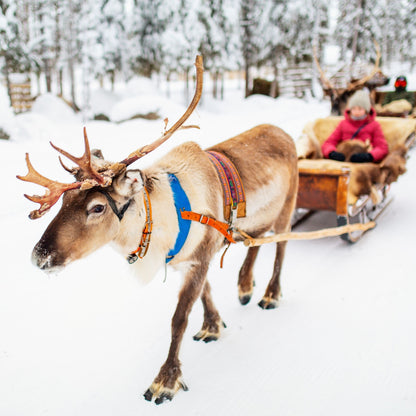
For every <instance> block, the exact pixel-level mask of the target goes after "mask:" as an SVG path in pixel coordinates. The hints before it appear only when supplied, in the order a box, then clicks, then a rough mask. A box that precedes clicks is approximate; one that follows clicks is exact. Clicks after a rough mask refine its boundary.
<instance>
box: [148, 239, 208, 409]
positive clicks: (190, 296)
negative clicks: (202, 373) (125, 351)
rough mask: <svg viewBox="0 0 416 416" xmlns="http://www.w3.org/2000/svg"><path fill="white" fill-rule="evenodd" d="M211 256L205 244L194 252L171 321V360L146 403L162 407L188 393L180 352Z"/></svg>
mask: <svg viewBox="0 0 416 416" xmlns="http://www.w3.org/2000/svg"><path fill="white" fill-rule="evenodd" d="M209 252H210V250H209V247H207V245H206V244H203V245H201V246H200V247H199V248H198V249H197V250H196V251H195V255H194V257H193V259H191V261H192V260H193V262H192V265H191V266H190V268H189V270H188V272H187V273H186V275H185V279H184V284H183V286H182V289H181V291H180V293H179V300H178V304H177V306H176V311H175V314H174V315H173V318H172V338H171V344H170V348H169V353H168V358H167V359H166V361H165V363H164V364H163V365H162V367H161V368H160V371H159V374H158V376H157V377H156V378H155V380H154V381H153V383H152V385H151V386H150V387H149V388H148V390H147V391H146V392H145V393H144V398H145V399H146V400H149V401H151V400H152V399H154V400H155V403H156V404H161V403H163V402H164V401H165V400H172V398H173V396H174V395H175V394H176V393H177V392H178V391H179V390H180V389H183V390H185V391H186V390H188V388H187V386H186V384H185V383H184V382H183V380H182V371H181V363H180V361H179V348H180V345H181V342H182V338H183V334H184V332H185V329H186V326H187V324H188V316H189V313H190V312H191V309H192V306H193V304H194V303H195V301H196V299H198V297H199V296H200V294H201V291H202V288H203V287H204V283H205V280H206V275H207V272H208V266H209V260H210V259H211V257H212V256H210V255H209Z"/></svg>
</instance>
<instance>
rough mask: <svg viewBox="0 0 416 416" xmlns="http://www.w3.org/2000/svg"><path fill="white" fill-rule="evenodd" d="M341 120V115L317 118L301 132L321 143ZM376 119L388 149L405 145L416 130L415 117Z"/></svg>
mask: <svg viewBox="0 0 416 416" xmlns="http://www.w3.org/2000/svg"><path fill="white" fill-rule="evenodd" d="M341 120H343V117H340V116H331V117H326V118H319V119H317V120H315V121H313V122H311V123H309V124H307V125H306V126H305V128H304V129H303V133H305V134H306V135H307V136H309V137H310V138H311V139H316V140H318V142H319V143H320V144H322V143H323V142H324V141H325V140H326V139H327V138H328V137H329V136H330V134H331V133H332V132H333V131H334V130H335V128H336V127H337V125H338V124H339V122H340V121H341ZM377 121H378V122H379V123H380V125H381V129H382V130H383V133H384V136H385V138H386V140H387V143H388V144H389V148H390V149H393V148H395V147H396V146H397V145H403V144H404V145H407V143H406V141H407V139H408V138H409V136H411V135H412V134H414V133H415V131H416V119H412V118H398V117H379V118H377Z"/></svg>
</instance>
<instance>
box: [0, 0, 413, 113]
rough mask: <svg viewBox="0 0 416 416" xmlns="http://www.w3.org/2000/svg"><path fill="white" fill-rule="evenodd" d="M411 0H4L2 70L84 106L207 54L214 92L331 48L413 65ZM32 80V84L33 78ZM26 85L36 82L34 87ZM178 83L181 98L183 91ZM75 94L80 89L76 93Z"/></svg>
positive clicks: (186, 73)
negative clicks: (229, 77) (117, 87)
mask: <svg viewBox="0 0 416 416" xmlns="http://www.w3.org/2000/svg"><path fill="white" fill-rule="evenodd" d="M415 37H416V0H380V1H377V2H375V1H369V0H352V1H345V0H332V1H331V2H328V1H326V0H291V1H288V0H100V1H97V0H60V1H57V0H3V1H0V70H1V72H2V74H3V75H4V79H5V83H6V85H7V87H8V88H9V87H10V83H11V80H12V75H13V76H15V74H16V73H20V74H23V76H28V74H31V77H32V84H34V86H35V87H36V88H35V90H36V91H37V93H44V92H53V93H55V94H58V95H61V96H63V97H64V98H66V99H67V100H68V101H70V102H71V104H72V106H73V107H74V108H79V107H84V108H83V109H84V110H88V108H86V107H88V103H89V95H90V86H91V85H92V81H93V80H98V81H99V82H100V84H101V85H102V86H107V85H108V86H109V87H110V88H113V87H114V83H115V82H116V81H128V80H129V79H131V78H132V77H133V76H135V75H141V76H146V77H157V78H159V79H160V78H164V79H167V80H170V79H175V78H177V77H183V79H185V80H186V81H188V80H189V77H190V74H193V63H194V60H195V55H196V53H201V54H202V55H203V57H204V67H205V72H206V74H209V75H210V76H211V78H212V80H213V81H214V82H213V89H212V93H213V95H214V97H215V98H217V97H218V98H221V95H222V94H224V91H223V88H222V86H223V85H224V84H223V80H224V75H225V74H229V73H230V71H243V73H244V78H245V81H246V85H245V95H246V96H247V95H248V93H249V90H250V82H251V78H252V77H251V72H252V71H255V70H257V69H259V68H264V67H267V68H269V69H270V73H271V74H272V75H273V76H274V77H275V78H276V77H277V74H278V72H279V70H281V69H282V68H284V67H287V66H288V65H291V64H299V63H304V62H308V63H310V64H311V67H313V65H312V62H313V52H312V51H313V50H314V48H316V51H317V55H318V57H319V58H321V57H322V56H321V55H322V54H323V51H324V50H325V48H326V47H327V46H328V45H332V46H336V47H337V48H338V49H339V54H338V55H339V58H338V61H339V62H340V63H342V64H353V63H356V62H360V61H361V62H366V63H369V62H374V60H375V58H376V50H375V47H374V41H377V43H378V44H379V45H380V49H381V56H382V61H381V63H382V65H383V66H384V67H388V66H389V65H390V64H391V63H392V62H394V61H400V62H408V63H409V65H410V68H412V67H413V66H414V65H415V64H416V43H415V42H412V39H414V38H415ZM33 81H34V82H33ZM32 89H34V87H33V86H32ZM190 89H192V87H190V86H189V82H185V99H188V96H189V94H190V92H189V90H190ZM80 91H81V93H80Z"/></svg>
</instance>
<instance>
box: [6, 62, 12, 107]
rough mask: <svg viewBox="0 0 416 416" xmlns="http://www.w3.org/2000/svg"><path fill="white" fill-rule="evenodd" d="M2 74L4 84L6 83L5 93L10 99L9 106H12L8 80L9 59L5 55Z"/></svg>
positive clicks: (10, 87) (10, 88)
mask: <svg viewBox="0 0 416 416" xmlns="http://www.w3.org/2000/svg"><path fill="white" fill-rule="evenodd" d="M4 76H5V77H6V85H7V94H8V96H9V100H10V106H11V107H12V106H13V102H12V86H11V82H10V68H9V60H8V59H7V56H5V57H4Z"/></svg>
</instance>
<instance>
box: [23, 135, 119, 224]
mask: <svg viewBox="0 0 416 416" xmlns="http://www.w3.org/2000/svg"><path fill="white" fill-rule="evenodd" d="M84 142H85V152H84V155H83V156H82V157H75V156H72V155H71V154H69V153H68V152H66V151H65V150H62V149H60V148H59V147H57V146H55V145H54V144H53V143H51V146H52V147H53V148H54V149H55V150H57V151H58V152H59V153H61V154H62V155H64V156H66V157H67V158H68V159H70V160H72V161H73V162H74V163H76V164H77V165H78V166H79V171H80V172H81V174H82V178H83V179H82V180H81V181H77V182H74V183H68V184H67V183H61V182H57V181H53V180H51V179H48V178H46V177H45V176H42V175H41V174H40V173H39V172H37V171H36V170H35V168H34V167H33V165H32V163H31V162H30V159H29V154H28V153H26V164H27V167H28V170H29V173H28V174H27V175H26V176H19V175H17V178H18V179H21V180H22V181H26V182H32V183H35V184H37V185H41V186H44V187H45V188H47V189H46V194H45V195H43V196H39V195H33V196H29V195H26V194H25V197H26V198H27V199H29V200H30V201H33V202H36V203H38V204H40V208H39V209H37V210H34V211H32V212H31V213H30V214H29V218H30V219H32V220H33V219H36V218H40V217H41V216H42V215H43V214H44V213H45V212H46V211H48V210H49V209H50V208H51V207H52V206H53V205H54V204H56V202H57V201H58V199H59V198H60V197H61V195H62V194H63V193H64V192H66V191H69V190H70V189H78V188H81V189H89V188H92V187H93V186H97V185H101V186H109V185H110V184H111V176H112V175H111V174H110V177H105V176H104V175H102V174H100V173H98V172H97V171H96V170H95V169H94V167H93V166H92V163H91V151H90V146H89V143H88V137H87V130H86V128H85V127H84ZM59 160H60V162H61V165H62V166H63V167H64V168H65V170H67V171H68V172H71V173H74V172H76V170H74V169H72V170H71V169H68V168H67V167H66V166H65V165H64V164H63V163H62V160H61V158H59Z"/></svg>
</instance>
